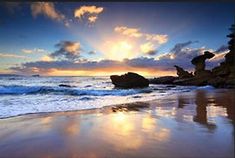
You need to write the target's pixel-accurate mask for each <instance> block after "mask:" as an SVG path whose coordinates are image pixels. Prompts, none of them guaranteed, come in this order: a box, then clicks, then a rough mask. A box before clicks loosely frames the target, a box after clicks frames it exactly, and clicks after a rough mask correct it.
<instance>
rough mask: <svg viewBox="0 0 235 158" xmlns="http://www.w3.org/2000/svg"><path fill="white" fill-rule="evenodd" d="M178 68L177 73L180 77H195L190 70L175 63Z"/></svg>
mask: <svg viewBox="0 0 235 158" xmlns="http://www.w3.org/2000/svg"><path fill="white" fill-rule="evenodd" d="M174 67H175V68H176V71H177V75H178V77H179V79H184V78H191V77H193V74H192V73H189V72H188V71H185V70H184V69H183V68H181V67H179V66H177V65H175V66H174Z"/></svg>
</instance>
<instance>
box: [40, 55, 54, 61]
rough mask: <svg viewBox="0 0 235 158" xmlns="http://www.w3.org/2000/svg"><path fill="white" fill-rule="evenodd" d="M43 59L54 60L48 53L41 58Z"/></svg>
mask: <svg viewBox="0 0 235 158" xmlns="http://www.w3.org/2000/svg"><path fill="white" fill-rule="evenodd" d="M41 61H53V59H52V58H51V57H50V56H48V55H44V56H43V57H42V58H41Z"/></svg>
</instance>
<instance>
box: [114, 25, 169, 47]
mask: <svg viewBox="0 0 235 158" xmlns="http://www.w3.org/2000/svg"><path fill="white" fill-rule="evenodd" d="M114 31H115V32H117V33H120V34H122V35H125V36H128V37H135V38H144V39H145V40H147V41H152V42H157V44H164V43H166V42H167V41H168V35H161V34H149V33H143V32H141V30H140V29H139V28H133V27H126V26H116V27H115V28H114Z"/></svg>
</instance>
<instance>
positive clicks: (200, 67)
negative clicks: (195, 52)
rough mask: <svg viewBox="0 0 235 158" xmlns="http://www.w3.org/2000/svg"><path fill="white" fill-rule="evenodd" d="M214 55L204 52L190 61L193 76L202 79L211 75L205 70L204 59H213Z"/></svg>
mask: <svg viewBox="0 0 235 158" xmlns="http://www.w3.org/2000/svg"><path fill="white" fill-rule="evenodd" d="M214 56H215V55H214V54H213V53H211V52H209V51H205V52H204V54H203V55H199V56H197V57H195V58H193V60H192V61H191V63H192V64H193V65H195V72H194V75H195V76H196V77H204V76H208V75H211V72H210V71H209V70H205V61H206V59H210V58H213V57H214Z"/></svg>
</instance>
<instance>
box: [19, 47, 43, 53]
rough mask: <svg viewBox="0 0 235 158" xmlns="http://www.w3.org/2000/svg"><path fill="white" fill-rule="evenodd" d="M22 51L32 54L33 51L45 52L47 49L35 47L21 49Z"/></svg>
mask: <svg viewBox="0 0 235 158" xmlns="http://www.w3.org/2000/svg"><path fill="white" fill-rule="evenodd" d="M21 52H23V53H26V54H32V53H44V52H47V51H46V50H44V49H40V48H34V49H21Z"/></svg>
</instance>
